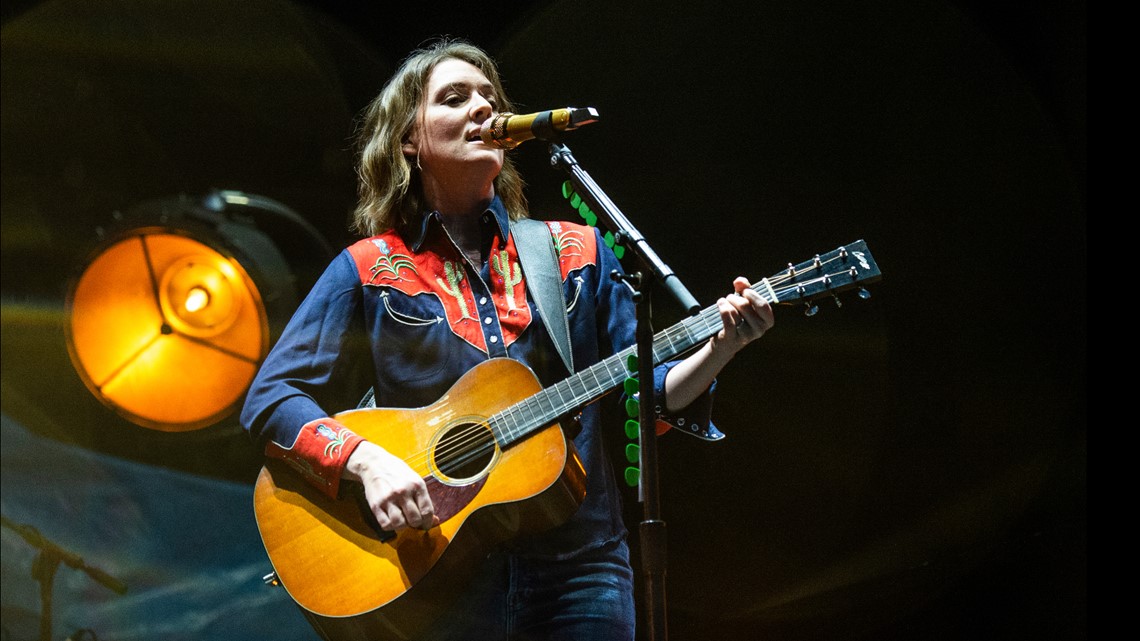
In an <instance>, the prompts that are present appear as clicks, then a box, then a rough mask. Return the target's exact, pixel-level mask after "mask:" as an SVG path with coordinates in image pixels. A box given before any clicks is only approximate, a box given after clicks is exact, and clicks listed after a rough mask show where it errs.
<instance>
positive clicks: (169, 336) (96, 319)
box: [68, 229, 269, 432]
mask: <svg viewBox="0 0 1140 641" xmlns="http://www.w3.org/2000/svg"><path fill="white" fill-rule="evenodd" d="M69 308H70V309H69V311H70V324H69V327H68V329H69V335H68V338H69V341H68V344H69V348H70V353H71V356H72V361H73V363H74V364H75V367H76V370H77V371H78V372H79V373H80V375H81V377H82V378H83V380H84V382H85V383H86V385H87V387H88V388H89V389H90V390H91V392H92V393H93V394H94V395H95V396H96V397H98V398H99V399H100V400H101V401H102V402H103V403H104V404H106V405H107V406H109V407H111V408H112V409H114V410H115V411H116V412H118V413H119V414H121V415H122V416H124V417H126V418H127V419H129V420H131V421H132V422H134V423H136V424H138V425H141V426H143V427H148V428H151V429H157V430H161V431H166V432H183V431H189V430H194V429H199V428H202V427H205V426H207V425H210V424H212V423H215V422H217V421H218V420H220V419H221V418H224V417H225V416H227V415H228V414H230V413H231V412H233V411H234V409H236V406H237V404H238V403H239V402H240V400H241V398H242V396H243V395H244V393H245V391H246V389H247V388H248V387H249V384H250V382H251V381H252V380H253V376H254V374H255V373H256V371H257V366H258V364H259V363H260V362H261V359H263V358H264V357H265V354H266V352H267V351H268V347H269V329H268V320H267V317H266V311H265V306H264V304H263V301H262V298H261V295H260V294H259V292H258V290H257V287H256V286H255V284H254V282H253V280H252V279H251V278H250V276H249V274H248V273H247V272H246V271H245V269H243V268H242V266H241V264H239V263H238V262H237V261H236V260H234V259H233V258H231V257H229V256H227V255H224V254H222V253H220V252H219V251H217V250H215V249H213V248H211V247H210V246H208V245H206V244H205V243H203V242H200V241H198V240H195V239H193V238H190V237H187V236H184V235H181V234H178V233H173V232H170V231H168V230H162V229H155V230H144V231H141V232H139V233H135V234H133V235H131V236H128V237H125V238H122V239H121V240H118V241H117V242H114V243H112V244H110V245H109V246H107V247H106V248H104V249H103V250H102V251H100V252H99V253H98V255H96V256H95V258H94V259H93V260H91V261H90V263H89V264H88V265H87V267H86V268H85V269H84V270H83V273H82V274H81V275H80V277H79V279H78V280H77V281H76V282H75V284H74V287H73V289H72V292H71V296H70V298H69Z"/></svg>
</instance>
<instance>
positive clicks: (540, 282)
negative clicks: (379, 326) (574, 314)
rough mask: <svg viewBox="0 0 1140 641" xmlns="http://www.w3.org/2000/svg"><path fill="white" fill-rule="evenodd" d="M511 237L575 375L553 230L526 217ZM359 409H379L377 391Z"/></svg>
mask: <svg viewBox="0 0 1140 641" xmlns="http://www.w3.org/2000/svg"><path fill="white" fill-rule="evenodd" d="M511 235H513V236H514V238H515V249H516V250H518V253H519V262H520V263H522V269H523V273H524V274H526V286H527V289H529V290H530V295H531V297H532V298H534V304H535V306H536V307H538V316H539V318H541V319H542V322H543V323H544V324H545V325H546V333H547V334H549V335H550V338H551V340H552V341H554V347H555V349H557V350H558V355H559V356H561V357H562V363H563V364H564V365H565V366H566V369H567V370H569V372H570V373H571V374H573V373H574V354H573V352H572V351H571V347H570V321H569V320H568V319H567V318H566V299H565V298H564V297H563V295H562V270H561V269H559V268H558V252H557V251H556V250H555V249H554V238H553V237H552V236H551V235H550V228H549V227H547V226H546V223H544V222H542V221H541V220H534V219H533V218H522V219H520V220H513V221H511ZM356 407H357V409H361V408H371V407H376V390H375V388H372V387H370V388H368V392H367V393H366V394H365V395H364V397H363V398H362V399H360V403H358V404H357V406H356Z"/></svg>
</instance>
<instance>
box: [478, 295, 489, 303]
mask: <svg viewBox="0 0 1140 641" xmlns="http://www.w3.org/2000/svg"><path fill="white" fill-rule="evenodd" d="M479 304H480V305H486V304H487V297H486V296H484V297H482V298H480V299H479Z"/></svg>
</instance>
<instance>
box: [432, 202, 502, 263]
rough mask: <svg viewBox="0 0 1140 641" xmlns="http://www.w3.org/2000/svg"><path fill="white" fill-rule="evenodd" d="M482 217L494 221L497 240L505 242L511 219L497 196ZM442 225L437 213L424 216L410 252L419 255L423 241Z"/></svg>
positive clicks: (433, 212)
mask: <svg viewBox="0 0 1140 641" xmlns="http://www.w3.org/2000/svg"><path fill="white" fill-rule="evenodd" d="M483 216H490V217H491V218H492V219H493V220H494V221H495V231H496V232H497V233H498V234H499V240H501V241H504V242H505V241H506V240H507V233H508V232H509V231H510V229H511V218H510V215H509V214H507V208H506V207H505V206H504V205H503V201H502V199H501V198H499V197H498V196H497V195H496V196H495V197H494V198H492V199H491V202H490V203H489V204H488V205H487V209H486V210H485V211H484V212H483ZM442 224H443V223H442V221H441V220H440V216H439V212H438V211H432V212H429V213H427V214H424V216H423V218H422V219H421V220H420V228H419V230H418V231H417V233H416V234H415V236H414V238H412V243H411V248H412V251H414V252H416V253H419V251H420V248H421V247H423V244H424V241H425V240H426V239H427V237H428V234H429V233H430V232H431V230H432V228H433V227H436V226H441V225H442Z"/></svg>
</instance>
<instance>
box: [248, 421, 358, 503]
mask: <svg viewBox="0 0 1140 641" xmlns="http://www.w3.org/2000/svg"><path fill="white" fill-rule="evenodd" d="M363 440H364V438H363V437H361V436H359V435H357V434H356V433H355V432H353V431H352V430H350V429H348V428H347V427H345V426H344V425H341V424H340V423H339V422H337V421H335V420H333V419H331V418H321V419H317V420H315V421H309V422H308V423H306V424H305V425H304V426H303V427H301V431H300V432H299V433H298V434H297V438H296V439H295V440H294V441H293V445H291V446H290V447H288V448H284V447H281V446H280V445H278V444H277V443H274V442H272V441H270V442H269V444H268V445H266V446H265V455H266V456H269V457H272V458H276V459H281V460H282V461H284V462H285V463H286V464H287V465H289V467H292V468H293V469H294V470H297V472H299V473H300V474H301V476H302V477H304V479H305V480H306V481H308V482H309V483H310V484H312V485H313V486H314V487H316V488H317V489H319V490H320V491H322V492H324V493H325V494H326V495H328V496H329V498H334V499H335V498H336V497H337V493H338V492H339V491H340V477H341V474H342V473H343V472H344V466H345V464H347V463H348V457H350V456H352V452H353V451H354V450H355V449H356V446H357V445H360V443H361V441H363Z"/></svg>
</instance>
